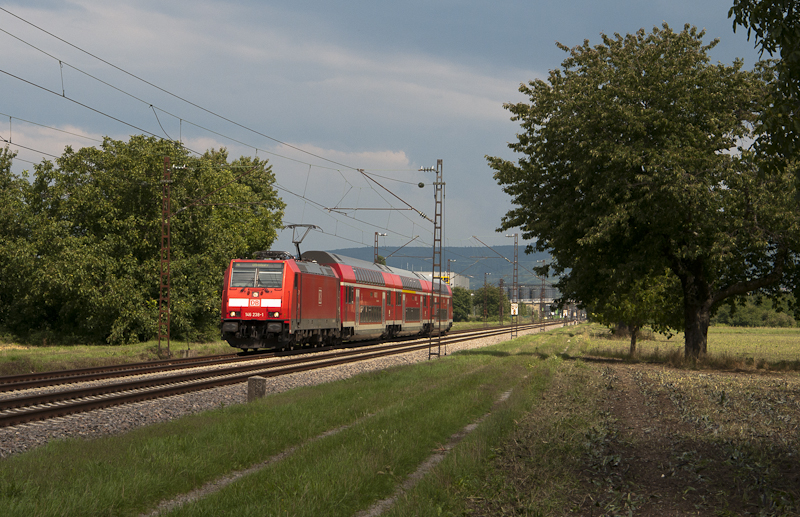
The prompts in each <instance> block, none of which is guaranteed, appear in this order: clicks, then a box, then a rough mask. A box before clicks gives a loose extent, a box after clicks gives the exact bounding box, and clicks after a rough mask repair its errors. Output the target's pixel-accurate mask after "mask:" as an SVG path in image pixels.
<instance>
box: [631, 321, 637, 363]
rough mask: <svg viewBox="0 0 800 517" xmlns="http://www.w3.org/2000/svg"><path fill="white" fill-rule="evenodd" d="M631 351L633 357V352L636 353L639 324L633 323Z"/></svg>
mask: <svg viewBox="0 0 800 517" xmlns="http://www.w3.org/2000/svg"><path fill="white" fill-rule="evenodd" d="M630 329H631V352H630V355H631V357H633V354H635V353H636V336H637V335H638V334H639V326H638V325H631V327H630Z"/></svg>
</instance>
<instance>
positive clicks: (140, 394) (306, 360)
mask: <svg viewBox="0 0 800 517" xmlns="http://www.w3.org/2000/svg"><path fill="white" fill-rule="evenodd" d="M537 326H540V325H528V326H525V327H523V329H524V328H535V327H537ZM506 332H507V329H506V328H504V327H503V328H495V329H489V330H488V331H486V330H470V331H467V332H464V333H460V334H459V335H457V336H448V337H447V338H446V343H445V344H451V343H458V342H461V341H468V340H471V339H476V338H479V337H489V336H494V335H499V334H505V333H506ZM461 334H469V335H468V336H463V335H461ZM428 346H429V344H428V343H427V342H425V343H422V344H409V343H393V344H389V345H384V346H382V347H379V348H377V349H371V350H364V349H353V350H349V351H343V352H337V353H336V354H334V355H333V356H331V355H327V356H322V357H319V356H313V355H312V356H311V357H302V358H294V359H283V360H280V361H275V362H271V363H267V364H257V365H247V366H243V365H240V366H237V367H229V368H221V369H216V370H210V371H204V372H194V373H184V374H180V375H175V376H168V377H160V378H155V379H146V380H136V381H128V382H122V383H114V384H110V385H105V386H97V387H91V388H83V389H76V390H64V391H58V392H53V393H47V394H38V395H30V396H22V397H15V398H8V399H5V400H1V401H0V427H7V426H11V425H17V424H20V423H25V422H31V421H35V420H44V419H48V418H54V417H58V416H66V415H69V414H74V413H81V412H86V411H91V410H94V409H100V408H106V407H111V406H116V405H122V404H128V403H134V402H139V401H144V400H151V399H155V398H162V397H168V396H172V395H177V394H183V393H188V392H192V391H199V390H203V389H208V388H212V387H218V386H225V385H229V384H235V383H238V382H242V381H244V380H246V379H247V378H249V377H251V376H253V375H261V376H266V377H275V376H279V375H287V374H290V373H296V372H302V371H307V370H312V369H320V368H326V367H331V366H337V365H341V364H346V363H352V362H358V361H366V360H370V359H375V358H379V357H384V356H387V355H395V354H401V353H408V352H412V351H416V350H422V349H425V348H427V347H428Z"/></svg>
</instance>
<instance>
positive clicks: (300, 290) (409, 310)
mask: <svg viewBox="0 0 800 517" xmlns="http://www.w3.org/2000/svg"><path fill="white" fill-rule="evenodd" d="M257 257H258V258H257V259H254V260H245V259H235V260H232V261H231V263H230V266H229V267H228V270H227V271H226V273H225V278H224V282H225V283H224V289H223V293H222V338H223V339H225V340H226V341H227V342H228V343H229V344H230V345H231V346H234V347H238V348H242V349H245V350H246V349H257V348H292V347H294V346H297V345H314V346H316V345H319V344H335V343H338V342H341V341H342V340H345V339H346V340H358V339H372V338H379V337H393V336H402V335H414V334H421V335H426V334H430V333H438V332H446V331H448V330H449V329H450V327H451V326H452V324H453V308H452V291H451V290H450V286H448V285H446V284H442V285H441V290H440V285H439V280H436V281H434V282H431V281H429V280H426V279H425V278H424V277H423V276H422V275H419V274H417V273H414V272H412V271H406V270H403V269H397V268H392V267H389V266H384V265H382V264H374V263H372V262H367V261H364V260H359V259H354V258H350V257H343V256H341V255H337V254H333V253H328V252H324V251H307V252H305V253H303V254H302V259H300V260H297V259H295V258H294V257H292V255H290V254H289V253H286V252H275V251H268V252H260V254H258V256H257ZM440 293H441V294H440Z"/></svg>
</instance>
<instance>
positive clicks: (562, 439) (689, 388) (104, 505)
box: [0, 325, 800, 516]
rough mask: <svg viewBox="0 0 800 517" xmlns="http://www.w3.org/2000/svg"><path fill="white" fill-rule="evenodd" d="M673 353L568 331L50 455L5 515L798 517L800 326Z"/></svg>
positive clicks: (62, 447) (29, 456) (588, 331)
mask: <svg viewBox="0 0 800 517" xmlns="http://www.w3.org/2000/svg"><path fill="white" fill-rule="evenodd" d="M718 331H719V332H718ZM712 337H713V340H712V339H711V338H712ZM674 339H675V338H673V340H674ZM673 340H669V341H665V340H661V339H659V340H657V341H644V342H642V347H641V350H642V355H641V356H639V358H638V359H633V360H631V359H624V360H623V358H622V357H621V354H619V352H615V350H622V351H626V350H627V342H626V341H624V340H622V341H620V340H614V339H609V338H608V337H607V336H606V335H605V331H604V330H603V329H601V328H599V327H595V326H591V325H581V326H578V327H565V328H561V329H558V330H556V331H551V332H547V333H539V334H535V335H532V336H523V337H520V338H518V339H515V340H513V341H510V342H506V343H503V344H500V345H497V346H494V347H490V348H485V349H478V350H472V351H469V352H463V353H458V354H454V355H451V356H447V357H443V358H441V359H437V360H434V361H430V362H426V363H422V364H418V365H411V366H407V367H402V368H394V369H391V370H387V371H382V372H373V373H368V374H364V375H360V376H358V377H355V378H352V379H348V380H344V381H340V382H335V383H331V384H327V385H324V386H318V387H312V388H301V389H297V390H292V391H290V392H286V393H282V394H277V395H275V396H270V397H267V398H266V399H264V400H263V401H260V402H256V403H251V404H247V405H244V406H231V407H228V408H222V409H219V410H215V411H210V412H207V413H203V414H200V415H195V416H193V417H189V418H184V419H180V420H178V421H174V422H170V423H167V424H163V425H156V426H151V427H148V428H143V429H141V430H139V431H136V432H132V433H128V434H126V435H122V436H114V437H108V438H101V439H96V440H92V441H82V440H72V441H67V442H56V443H52V444H50V445H48V446H46V447H44V448H41V449H37V450H35V451H32V452H30V453H26V454H22V455H19V456H14V457H11V458H7V459H5V460H2V461H1V462H0V513H2V514H4V515H64V514H69V515H81V514H82V515H96V514H114V515H135V514H139V513H141V512H146V511H150V510H152V509H153V508H155V507H156V506H157V505H158V504H159V502H163V501H165V500H172V499H173V498H175V497H177V496H179V495H180V494H186V493H188V492H191V491H192V490H199V492H198V494H199V495H198V496H197V497H196V498H194V499H190V501H189V502H188V503H187V504H186V505H184V506H182V507H176V508H174V509H173V510H172V512H171V513H169V512H167V511H166V509H165V513H169V514H176V515H218V514H236V515H287V514H288V515H323V514H324V515H354V514H356V513H357V512H359V511H362V510H365V509H367V508H369V507H371V506H372V505H374V504H375V503H376V502H377V501H379V500H381V499H384V498H387V497H390V496H392V495H393V494H394V495H395V496H396V499H394V501H393V504H392V505H390V506H389V508H388V509H387V511H386V512H385V513H384V515H403V516H405V515H474V516H496V515H531V516H534V515H536V516H539V515H587V516H588V515H591V516H599V515H644V516H656V515H658V516H661V515H708V516H712V515H713V516H718V515H747V514H752V515H797V514H798V513H800V458H799V457H798V452H797V451H798V450H800V434H799V432H798V429H800V375H798V373H797V371H795V370H793V369H791V368H790V367H787V365H791V364H792V362H793V361H795V358H796V356H797V349H798V344H799V343H800V333H798V332H794V333H792V332H791V331H785V330H783V331H778V332H774V331H770V330H762V331H758V330H757V331H751V332H745V333H741V332H736V331H734V329H714V331H713V332H712V333H711V336H710V340H709V343H710V344H709V351H710V354H711V355H710V357H709V358H708V360H702V361H699V362H697V363H694V364H689V365H683V366H682V367H675V366H672V365H671V364H670V362H669V361H670V360H671V359H669V358H670V357H673V358H674V355H675V352H674V350H673V349H674V348H675V347H676V346H678V345H679V343H678V345H676V344H674V343H673ZM737 343H739V345H738V346H740V347H742V348H736V346H737ZM656 347H658V355H656V354H655V350H656ZM717 349H720V350H721V352H722V354H723V355H724V356H726V357H730V358H733V359H731V360H726V361H721V362H720V361H719V360H717V359H715V358H714V354H715V353H716V352H715V350H717ZM745 349H747V350H745ZM754 350H758V352H757V353H756V352H753V351H754ZM615 355H620V357H619V358H618V357H614V356H615ZM642 358H644V359H647V361H644V360H642ZM751 359H752V360H751ZM721 364H722V365H731V364H732V365H733V366H732V367H728V366H722V367H721V366H720V365H721ZM504 397H505V398H504ZM470 425H471V426H472V427H470V429H472V430H471V432H466V431H465V429H467V426H470ZM454 436H460V438H459V440H457V441H454V438H453V437H454ZM448 450H449V453H448V454H446V455H444V456H443V457H444V459H443V460H442V461H441V462H440V463H438V464H436V465H432V466H431V467H430V469H429V470H427V471H425V472H424V473H423V474H424V476H420V479H421V481H419V482H417V483H416V484H414V483H409V482H408V480H409V479H413V477H414V475H415V472H416V471H417V468H418V467H419V465H421V464H423V463H424V462H425V461H426V458H430V457H431V456H432V455H436V454H442V453H443V452H444V451H448ZM247 469H250V470H247ZM243 472H244V474H242V473H243ZM237 475H238V476H240V477H239V478H237V480H236V481H234V482H232V483H230V484H229V485H227V486H224V487H222V488H220V489H203V487H204V486H206V484H207V483H209V482H213V481H214V480H219V479H222V478H224V477H225V476H228V477H231V476H237ZM404 483H406V487H405V488H404V489H403V490H401V491H400V492H397V490H398V487H399V486H400V485H402V484H404Z"/></svg>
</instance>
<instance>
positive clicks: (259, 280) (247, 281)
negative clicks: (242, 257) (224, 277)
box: [231, 262, 283, 288]
mask: <svg viewBox="0 0 800 517" xmlns="http://www.w3.org/2000/svg"><path fill="white" fill-rule="evenodd" d="M282 284H283V263H282V262H270V263H261V264H258V263H254V262H234V263H233V270H232V271H231V287H267V288H275V287H281V286H282Z"/></svg>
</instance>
